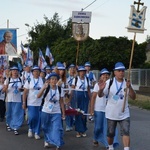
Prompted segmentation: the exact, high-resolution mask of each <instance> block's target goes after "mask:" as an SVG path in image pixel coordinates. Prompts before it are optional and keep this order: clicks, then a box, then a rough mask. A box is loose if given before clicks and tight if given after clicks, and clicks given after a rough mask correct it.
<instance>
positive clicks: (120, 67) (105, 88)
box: [98, 62, 136, 150]
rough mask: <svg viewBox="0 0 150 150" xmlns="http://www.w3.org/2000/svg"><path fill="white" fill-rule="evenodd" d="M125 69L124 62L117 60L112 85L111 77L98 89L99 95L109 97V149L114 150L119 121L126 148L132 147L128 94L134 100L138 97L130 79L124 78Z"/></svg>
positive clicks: (107, 114)
mask: <svg viewBox="0 0 150 150" xmlns="http://www.w3.org/2000/svg"><path fill="white" fill-rule="evenodd" d="M125 69H126V68H125V66H124V64H123V63H122V62H117V63H116V64H115V67H114V78H112V84H111V86H110V82H111V79H110V80H107V81H106V82H101V83H100V84H99V88H100V89H99V91H98V96H99V97H103V96H107V97H108V101H107V105H106V110H105V112H106V118H107V139H108V144H109V150H114V148H113V141H114V136H115V130H116V126H117V123H119V125H120V128H121V129H120V131H121V136H122V141H123V145H124V150H129V149H130V112H129V106H128V96H130V98H131V99H133V100H134V99H135V98H136V94H135V91H134V90H133V88H132V85H131V83H130V81H126V80H125V78H124V76H125ZM109 86H110V87H109ZM125 99H126V103H125V110H124V111H123V109H122V108H123V107H124V100H125Z"/></svg>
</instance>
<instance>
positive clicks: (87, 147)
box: [0, 107, 150, 150]
mask: <svg viewBox="0 0 150 150" xmlns="http://www.w3.org/2000/svg"><path fill="white" fill-rule="evenodd" d="M92 130H93V123H88V131H87V135H88V136H87V137H85V138H76V137H75V131H72V132H65V136H64V141H65V145H64V146H63V148H62V149H63V150H105V148H104V147H103V145H100V146H99V147H93V146H92V132H93V131H92ZM19 133H20V135H18V136H15V135H14V134H13V132H7V131H6V129H5V123H4V122H3V123H0V150H44V148H43V137H42V139H40V140H35V139H29V138H28V137H27V125H26V123H25V124H24V125H23V126H22V128H21V129H20V130H19ZM119 138H120V140H121V137H119ZM51 150H53V148H51ZM116 150H123V147H122V142H121V141H120V147H119V148H118V149H116ZM131 150H150V111H146V110H141V109H138V108H136V107H131Z"/></svg>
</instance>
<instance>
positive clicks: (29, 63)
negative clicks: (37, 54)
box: [25, 46, 33, 66]
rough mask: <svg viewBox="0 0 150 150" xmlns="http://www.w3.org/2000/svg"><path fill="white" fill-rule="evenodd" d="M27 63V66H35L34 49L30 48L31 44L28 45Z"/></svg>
mask: <svg viewBox="0 0 150 150" xmlns="http://www.w3.org/2000/svg"><path fill="white" fill-rule="evenodd" d="M25 65H26V66H33V55H32V51H31V50H30V48H29V46H28V51H27V58H26V61H25Z"/></svg>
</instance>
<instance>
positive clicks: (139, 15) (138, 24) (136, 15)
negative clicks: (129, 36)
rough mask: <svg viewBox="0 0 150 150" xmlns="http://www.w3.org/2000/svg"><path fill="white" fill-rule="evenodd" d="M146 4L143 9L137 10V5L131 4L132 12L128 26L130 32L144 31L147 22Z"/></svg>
mask: <svg viewBox="0 0 150 150" xmlns="http://www.w3.org/2000/svg"><path fill="white" fill-rule="evenodd" d="M146 8H147V7H146V6H144V7H143V8H142V9H141V10H139V11H137V10H136V9H135V6H133V5H132V6H131V12H130V17H129V26H128V27H127V29H128V32H136V33H143V32H144V30H145V28H144V23H145V13H146Z"/></svg>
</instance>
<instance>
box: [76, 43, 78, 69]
mask: <svg viewBox="0 0 150 150" xmlns="http://www.w3.org/2000/svg"><path fill="white" fill-rule="evenodd" d="M78 55H79V41H78V45H77V53H76V67H77V65H78Z"/></svg>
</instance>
